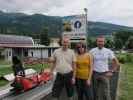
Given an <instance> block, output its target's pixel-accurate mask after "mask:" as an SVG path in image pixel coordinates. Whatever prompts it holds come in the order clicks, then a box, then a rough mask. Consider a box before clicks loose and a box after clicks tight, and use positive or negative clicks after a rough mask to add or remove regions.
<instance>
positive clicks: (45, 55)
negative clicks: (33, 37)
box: [28, 49, 48, 58]
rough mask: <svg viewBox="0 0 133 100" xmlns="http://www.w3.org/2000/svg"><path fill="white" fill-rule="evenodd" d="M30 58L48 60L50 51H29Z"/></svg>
mask: <svg viewBox="0 0 133 100" xmlns="http://www.w3.org/2000/svg"><path fill="white" fill-rule="evenodd" d="M32 53H33V55H32ZM28 56H29V57H37V58H48V49H29V50H28Z"/></svg>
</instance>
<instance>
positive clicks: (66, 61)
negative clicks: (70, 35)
mask: <svg viewBox="0 0 133 100" xmlns="http://www.w3.org/2000/svg"><path fill="white" fill-rule="evenodd" d="M51 59H53V60H55V69H56V72H59V73H62V74H65V73H68V72H71V71H72V70H73V69H72V65H73V62H75V61H76V57H75V54H74V51H73V50H71V49H67V50H66V51H63V50H62V48H59V49H56V50H55V51H54V53H53V55H52V56H51Z"/></svg>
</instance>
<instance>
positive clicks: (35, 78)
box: [15, 72, 52, 93]
mask: <svg viewBox="0 0 133 100" xmlns="http://www.w3.org/2000/svg"><path fill="white" fill-rule="evenodd" d="M51 79H52V77H51V75H50V73H49V72H41V73H38V74H33V75H32V76H30V77H28V78H26V77H21V76H19V77H16V78H15V84H19V85H21V86H22V88H19V87H17V86H16V87H15V91H16V93H20V92H22V91H27V90H30V89H32V88H33V87H36V86H38V85H39V84H40V83H46V82H48V81H49V80H51Z"/></svg>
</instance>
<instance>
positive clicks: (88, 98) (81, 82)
mask: <svg viewBox="0 0 133 100" xmlns="http://www.w3.org/2000/svg"><path fill="white" fill-rule="evenodd" d="M76 51H77V57H76V66H77V67H76V87H77V93H78V100H84V97H83V96H85V100H93V94H92V87H91V77H92V58H91V55H90V54H89V53H87V52H86V46H85V45H84V44H83V43H78V44H77V47H76Z"/></svg>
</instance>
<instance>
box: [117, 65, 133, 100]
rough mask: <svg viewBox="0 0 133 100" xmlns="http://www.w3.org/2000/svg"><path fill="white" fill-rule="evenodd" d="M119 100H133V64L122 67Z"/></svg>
mask: <svg viewBox="0 0 133 100" xmlns="http://www.w3.org/2000/svg"><path fill="white" fill-rule="evenodd" d="M120 77H121V80H120V88H119V100H133V63H126V64H124V65H122V71H121V75H120Z"/></svg>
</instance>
